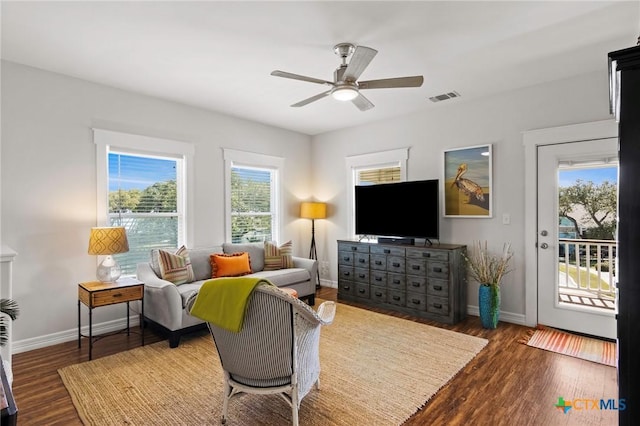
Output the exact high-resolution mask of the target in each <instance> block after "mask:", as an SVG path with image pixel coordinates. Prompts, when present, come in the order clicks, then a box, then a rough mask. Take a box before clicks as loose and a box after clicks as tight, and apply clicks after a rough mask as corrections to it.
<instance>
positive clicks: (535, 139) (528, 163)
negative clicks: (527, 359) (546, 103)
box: [522, 118, 618, 327]
mask: <svg viewBox="0 0 640 426" xmlns="http://www.w3.org/2000/svg"><path fill="white" fill-rule="evenodd" d="M617 137H618V123H617V122H616V120H615V119H613V118H612V119H610V120H602V121H593V122H590V123H581V124H572V125H569V126H561V127H551V128H547V129H538V130H529V131H525V132H523V133H522V143H523V145H524V212H525V214H524V259H525V273H524V278H525V307H524V315H525V325H527V326H529V327H534V326H536V325H537V324H538V256H537V248H536V244H537V242H538V230H537V228H538V217H537V211H538V205H537V204H538V184H537V182H538V176H537V174H538V173H537V170H538V156H537V147H538V146H540V145H551V144H558V143H563V142H579V141H585V140H594V139H605V138H617Z"/></svg>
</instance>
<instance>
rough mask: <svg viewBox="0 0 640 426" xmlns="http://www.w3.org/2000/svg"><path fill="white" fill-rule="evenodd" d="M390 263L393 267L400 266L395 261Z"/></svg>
mask: <svg viewBox="0 0 640 426" xmlns="http://www.w3.org/2000/svg"><path fill="white" fill-rule="evenodd" d="M392 265H393V267H394V268H399V267H400V264H399V263H397V262H393V263H392Z"/></svg>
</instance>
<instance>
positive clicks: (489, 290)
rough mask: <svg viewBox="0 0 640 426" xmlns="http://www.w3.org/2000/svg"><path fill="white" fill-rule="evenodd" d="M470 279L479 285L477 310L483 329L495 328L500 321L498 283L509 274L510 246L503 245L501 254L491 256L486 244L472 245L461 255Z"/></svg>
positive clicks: (477, 243)
mask: <svg viewBox="0 0 640 426" xmlns="http://www.w3.org/2000/svg"><path fill="white" fill-rule="evenodd" d="M463 256H464V258H465V260H466V261H467V267H468V270H469V274H470V275H471V277H472V278H473V279H474V280H476V281H477V282H478V283H479V284H480V288H479V289H478V309H479V311H480V321H481V322H482V326H483V327H484V328H496V327H497V326H498V321H499V319H500V283H501V282H502V278H503V277H504V276H505V275H506V274H508V273H509V272H511V270H510V269H509V261H510V260H511V258H512V257H513V252H512V251H511V244H510V243H505V244H504V245H503V248H502V254H500V255H495V254H492V253H491V252H490V251H489V249H488V247H487V242H486V241H485V242H484V244H483V243H481V242H480V241H477V242H475V243H474V245H473V248H472V249H471V251H470V253H469V254H468V255H467V254H465V255H463Z"/></svg>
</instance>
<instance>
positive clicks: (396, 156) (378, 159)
mask: <svg viewBox="0 0 640 426" xmlns="http://www.w3.org/2000/svg"><path fill="white" fill-rule="evenodd" d="M408 160H409V148H399V149H393V150H388V151H380V152H373V153H368V154H360V155H352V156H349V157H346V166H347V176H348V179H349V182H348V188H349V194H348V196H347V211H348V212H349V220H348V221H347V235H350V236H351V238H357V235H356V234H355V229H356V223H355V221H356V216H355V187H356V184H357V181H358V171H359V170H362V169H372V168H385V167H400V182H404V181H406V180H407V162H408Z"/></svg>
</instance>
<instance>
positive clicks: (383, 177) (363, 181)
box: [356, 166, 401, 185]
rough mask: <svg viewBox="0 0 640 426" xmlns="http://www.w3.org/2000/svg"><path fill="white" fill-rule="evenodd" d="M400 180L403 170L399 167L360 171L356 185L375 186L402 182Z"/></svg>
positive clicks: (358, 171)
mask: <svg viewBox="0 0 640 426" xmlns="http://www.w3.org/2000/svg"><path fill="white" fill-rule="evenodd" d="M400 180H401V169H400V167H399V166H395V167H379V168H373V169H358V170H357V182H356V185H374V184H378V183H391V182H400Z"/></svg>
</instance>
